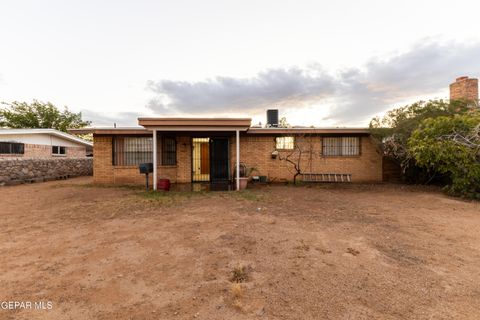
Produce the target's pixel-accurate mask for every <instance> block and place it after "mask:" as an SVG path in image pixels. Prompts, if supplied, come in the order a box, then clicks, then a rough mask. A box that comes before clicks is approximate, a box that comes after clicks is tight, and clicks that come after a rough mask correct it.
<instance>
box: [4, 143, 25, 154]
mask: <svg viewBox="0 0 480 320" xmlns="http://www.w3.org/2000/svg"><path fill="white" fill-rule="evenodd" d="M0 153H3V154H24V153H25V145H24V144H23V143H18V142H0Z"/></svg>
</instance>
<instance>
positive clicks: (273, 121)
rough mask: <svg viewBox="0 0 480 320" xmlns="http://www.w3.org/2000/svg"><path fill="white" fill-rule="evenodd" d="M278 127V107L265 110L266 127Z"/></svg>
mask: <svg viewBox="0 0 480 320" xmlns="http://www.w3.org/2000/svg"><path fill="white" fill-rule="evenodd" d="M271 127H274V128H277V127H278V109H269V110H267V128H271Z"/></svg>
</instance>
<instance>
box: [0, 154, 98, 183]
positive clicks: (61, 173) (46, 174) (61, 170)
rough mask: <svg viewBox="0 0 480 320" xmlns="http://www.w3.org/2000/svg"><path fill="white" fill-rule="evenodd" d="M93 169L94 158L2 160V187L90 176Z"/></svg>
mask: <svg viewBox="0 0 480 320" xmlns="http://www.w3.org/2000/svg"><path fill="white" fill-rule="evenodd" d="M92 167H93V159H92V158H51V159H26V158H16V159H12V158H10V159H8V158H7V159H0V185H11V184H19V183H25V182H41V181H47V180H55V179H64V178H68V177H76V176H89V175H92V174H93V170H92Z"/></svg>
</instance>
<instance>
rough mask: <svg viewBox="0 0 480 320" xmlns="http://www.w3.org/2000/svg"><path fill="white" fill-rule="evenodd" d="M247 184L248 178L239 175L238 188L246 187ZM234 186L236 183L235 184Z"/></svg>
mask: <svg viewBox="0 0 480 320" xmlns="http://www.w3.org/2000/svg"><path fill="white" fill-rule="evenodd" d="M235 183H237V178H235ZM247 184H248V178H246V177H245V178H243V177H241V178H240V190H244V189H246V188H247ZM235 186H236V184H235Z"/></svg>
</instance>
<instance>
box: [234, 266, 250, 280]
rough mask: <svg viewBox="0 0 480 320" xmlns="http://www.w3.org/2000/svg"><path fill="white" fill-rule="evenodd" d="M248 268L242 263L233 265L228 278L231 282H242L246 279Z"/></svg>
mask: <svg viewBox="0 0 480 320" xmlns="http://www.w3.org/2000/svg"><path fill="white" fill-rule="evenodd" d="M248 271H249V270H248V268H247V267H245V266H242V265H239V266H237V267H235V268H234V269H233V271H232V276H231V278H230V281H231V282H236V283H242V282H247V281H248Z"/></svg>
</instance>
